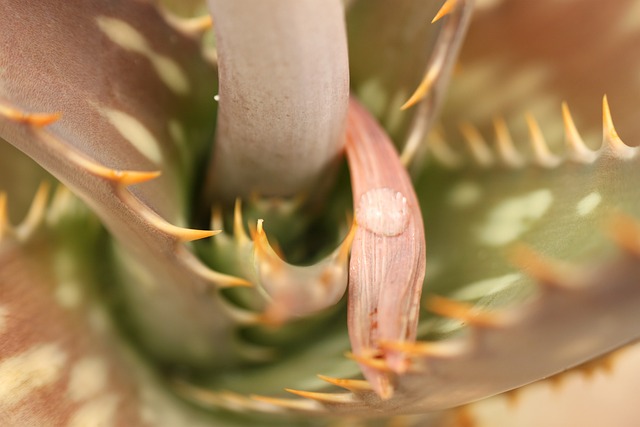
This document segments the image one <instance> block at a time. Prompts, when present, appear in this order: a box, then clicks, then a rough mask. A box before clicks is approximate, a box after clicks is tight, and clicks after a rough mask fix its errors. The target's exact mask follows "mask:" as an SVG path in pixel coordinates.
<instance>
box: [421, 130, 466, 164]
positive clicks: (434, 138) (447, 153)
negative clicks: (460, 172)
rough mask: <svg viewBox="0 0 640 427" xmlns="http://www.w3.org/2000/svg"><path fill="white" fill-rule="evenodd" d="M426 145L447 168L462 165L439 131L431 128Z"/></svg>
mask: <svg viewBox="0 0 640 427" xmlns="http://www.w3.org/2000/svg"><path fill="white" fill-rule="evenodd" d="M427 147H428V148H429V151H430V152H431V154H433V157H434V158H435V159H436V161H437V162H438V163H440V164H441V165H443V166H445V167H447V168H449V169H457V168H459V167H460V166H462V159H461V158H460V156H458V155H457V154H456V153H455V152H454V151H453V150H452V149H451V147H449V144H447V142H446V141H445V139H444V137H443V136H442V133H441V132H440V131H437V130H433V131H432V132H431V133H430V134H429V137H428V138H427Z"/></svg>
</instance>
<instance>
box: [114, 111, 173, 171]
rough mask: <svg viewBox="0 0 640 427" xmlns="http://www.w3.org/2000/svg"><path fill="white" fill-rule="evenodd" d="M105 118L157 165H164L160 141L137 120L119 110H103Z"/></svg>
mask: <svg viewBox="0 0 640 427" xmlns="http://www.w3.org/2000/svg"><path fill="white" fill-rule="evenodd" d="M103 113H104V115H105V117H106V118H107V119H108V120H109V122H110V123H111V124H112V125H113V127H115V128H116V129H117V130H118V132H119V133H120V135H122V137H123V138H124V139H126V140H127V141H129V142H130V143H131V144H132V145H133V146H134V147H135V148H136V150H138V151H139V152H140V154H142V155H143V156H145V157H146V158H148V159H149V160H151V161H152V162H153V163H155V164H156V165H159V164H161V163H162V152H161V151H160V144H158V140H157V139H156V138H155V137H154V136H153V135H152V134H151V132H149V130H148V129H147V128H146V127H145V126H144V125H143V124H142V123H140V122H139V121H138V120H137V119H136V118H134V117H132V116H130V115H129V114H127V113H124V112H122V111H118V110H111V109H108V108H105V109H103Z"/></svg>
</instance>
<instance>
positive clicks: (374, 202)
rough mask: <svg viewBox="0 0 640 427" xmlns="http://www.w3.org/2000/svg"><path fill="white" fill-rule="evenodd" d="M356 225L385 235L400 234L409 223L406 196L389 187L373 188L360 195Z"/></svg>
mask: <svg viewBox="0 0 640 427" xmlns="http://www.w3.org/2000/svg"><path fill="white" fill-rule="evenodd" d="M356 221H357V223H358V225H360V226H362V227H364V228H366V229H367V230H369V231H371V232H373V233H375V234H380V235H383V236H387V237H392V236H397V235H399V234H401V233H402V232H403V231H404V230H405V229H406V228H407V225H408V223H409V212H408V207H407V198H406V197H404V195H403V194H402V193H400V192H399V191H396V190H392V189H390V188H374V189H373V190H369V191H367V192H366V193H364V194H363V195H362V196H361V197H360V202H359V203H358V208H357V209H356Z"/></svg>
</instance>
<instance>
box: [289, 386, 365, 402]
mask: <svg viewBox="0 0 640 427" xmlns="http://www.w3.org/2000/svg"><path fill="white" fill-rule="evenodd" d="M284 390H285V391H286V392H287V393H291V394H295V395H296V396H300V397H304V398H305V399H311V400H315V401H317V402H320V403H348V402H352V401H353V396H352V395H351V393H318V392H313V391H304V390H294V389H291V388H285V389H284Z"/></svg>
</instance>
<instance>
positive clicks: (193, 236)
mask: <svg viewBox="0 0 640 427" xmlns="http://www.w3.org/2000/svg"><path fill="white" fill-rule="evenodd" d="M163 229H164V231H166V232H168V233H169V234H171V235H172V236H174V237H177V238H178V240H180V241H181V242H193V241H194V240H200V239H206V238H207V237H211V236H215V235H216V234H220V233H221V232H222V231H221V230H195V229H192V228H183V227H178V226H175V225H172V224H169V223H166V225H165V226H164V227H163Z"/></svg>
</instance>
